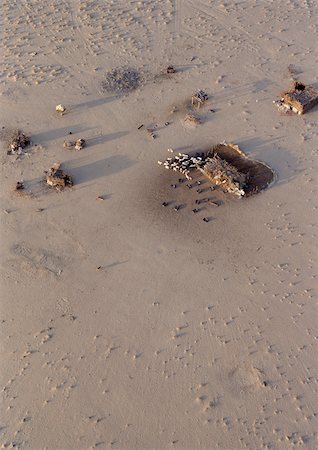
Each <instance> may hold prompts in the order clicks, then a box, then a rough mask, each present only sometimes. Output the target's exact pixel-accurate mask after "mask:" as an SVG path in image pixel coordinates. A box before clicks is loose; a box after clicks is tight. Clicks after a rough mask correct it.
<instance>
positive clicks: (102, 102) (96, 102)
mask: <svg viewBox="0 0 318 450" xmlns="http://www.w3.org/2000/svg"><path fill="white" fill-rule="evenodd" d="M116 98H117V97H116V96H115V95H113V96H112V97H102V98H96V99H95V100H89V101H87V102H82V103H78V104H77V105H72V108H71V109H72V110H78V109H88V108H96V107H97V106H102V105H105V104H106V103H110V102H112V101H113V100H115V99H116Z"/></svg>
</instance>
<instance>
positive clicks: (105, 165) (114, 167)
mask: <svg viewBox="0 0 318 450" xmlns="http://www.w3.org/2000/svg"><path fill="white" fill-rule="evenodd" d="M83 159H84V158H83ZM83 159H81V160H78V159H77V160H72V161H68V162H66V163H65V164H63V169H64V170H65V171H66V172H68V171H69V172H70V174H71V175H72V177H73V180H74V184H75V185H79V184H82V183H87V182H89V181H92V180H96V179H97V178H102V177H106V176H109V175H114V174H115V173H118V172H121V171H123V170H126V169H128V168H129V167H131V166H133V165H134V164H136V162H135V161H133V160H131V159H130V158H128V157H127V156H125V155H114V156H109V157H108V158H104V159H99V160H98V161H94V162H91V163H89V164H84V161H83ZM85 159H86V158H85ZM81 162H82V164H81Z"/></svg>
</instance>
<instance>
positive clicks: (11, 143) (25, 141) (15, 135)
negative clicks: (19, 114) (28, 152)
mask: <svg viewBox="0 0 318 450" xmlns="http://www.w3.org/2000/svg"><path fill="white" fill-rule="evenodd" d="M1 139H3V140H4V141H5V142H6V145H7V148H8V150H7V154H8V155H22V154H23V150H24V149H25V148H26V147H27V146H29V145H30V144H31V140H30V137H29V136H27V135H26V134H25V133H23V131H21V130H17V129H14V130H10V129H8V130H4V131H2V133H1Z"/></svg>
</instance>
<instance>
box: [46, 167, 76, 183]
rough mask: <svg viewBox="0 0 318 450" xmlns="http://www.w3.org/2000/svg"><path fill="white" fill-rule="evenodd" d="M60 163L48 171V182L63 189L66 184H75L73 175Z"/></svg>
mask: <svg viewBox="0 0 318 450" xmlns="http://www.w3.org/2000/svg"><path fill="white" fill-rule="evenodd" d="M60 166H61V165H60V163H56V164H54V165H53V167H51V169H49V170H48V171H47V172H46V182H47V184H48V185H49V186H52V187H55V188H57V189H63V188H65V187H66V186H69V187H71V186H73V180H72V177H71V176H70V175H69V174H67V173H65V172H64V171H63V170H62V169H61V168H60Z"/></svg>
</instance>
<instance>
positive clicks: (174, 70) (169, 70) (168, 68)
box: [166, 66, 176, 73]
mask: <svg viewBox="0 0 318 450" xmlns="http://www.w3.org/2000/svg"><path fill="white" fill-rule="evenodd" d="M166 72H167V73H176V69H175V68H174V67H173V66H168V67H167V69H166Z"/></svg>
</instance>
